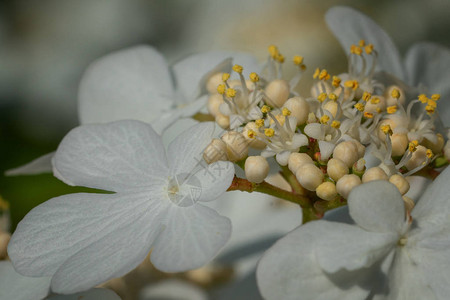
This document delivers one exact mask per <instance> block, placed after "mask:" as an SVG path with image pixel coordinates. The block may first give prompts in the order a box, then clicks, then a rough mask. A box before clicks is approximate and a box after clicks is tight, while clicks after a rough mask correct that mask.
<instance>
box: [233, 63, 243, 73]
mask: <svg viewBox="0 0 450 300" xmlns="http://www.w3.org/2000/svg"><path fill="white" fill-rule="evenodd" d="M243 70H244V68H243V67H242V66H240V65H234V66H233V71H235V72H236V73H239V74H242V71H243Z"/></svg>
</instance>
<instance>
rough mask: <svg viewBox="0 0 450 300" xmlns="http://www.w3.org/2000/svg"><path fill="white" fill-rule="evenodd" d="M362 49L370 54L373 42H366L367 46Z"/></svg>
mask: <svg viewBox="0 0 450 300" xmlns="http://www.w3.org/2000/svg"><path fill="white" fill-rule="evenodd" d="M364 50H365V51H366V53H367V54H372V52H373V44H368V45H367V46H365V47H364Z"/></svg>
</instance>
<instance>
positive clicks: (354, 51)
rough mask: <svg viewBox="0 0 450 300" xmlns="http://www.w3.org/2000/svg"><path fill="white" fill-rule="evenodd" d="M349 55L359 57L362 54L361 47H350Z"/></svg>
mask: <svg viewBox="0 0 450 300" xmlns="http://www.w3.org/2000/svg"><path fill="white" fill-rule="evenodd" d="M350 53H352V54H356V55H361V54H362V49H361V47H358V46H356V45H351V46H350Z"/></svg>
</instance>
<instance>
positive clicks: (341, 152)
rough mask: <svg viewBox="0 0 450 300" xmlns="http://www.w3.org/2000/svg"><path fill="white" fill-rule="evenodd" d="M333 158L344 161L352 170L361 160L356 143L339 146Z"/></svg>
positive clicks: (349, 142) (345, 143) (344, 143)
mask: <svg viewBox="0 0 450 300" xmlns="http://www.w3.org/2000/svg"><path fill="white" fill-rule="evenodd" d="M333 158H338V159H340V160H342V161H343V162H344V163H345V165H346V166H347V167H348V168H350V167H351V166H352V165H353V164H354V163H355V162H356V161H357V160H358V159H359V152H358V148H357V146H356V143H354V142H353V141H345V142H342V143H340V144H338V145H337V146H336V147H335V148H334V150H333Z"/></svg>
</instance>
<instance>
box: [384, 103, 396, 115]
mask: <svg viewBox="0 0 450 300" xmlns="http://www.w3.org/2000/svg"><path fill="white" fill-rule="evenodd" d="M386 111H387V113H388V114H395V112H396V111H397V105H392V106H388V107H387V108H386Z"/></svg>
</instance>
